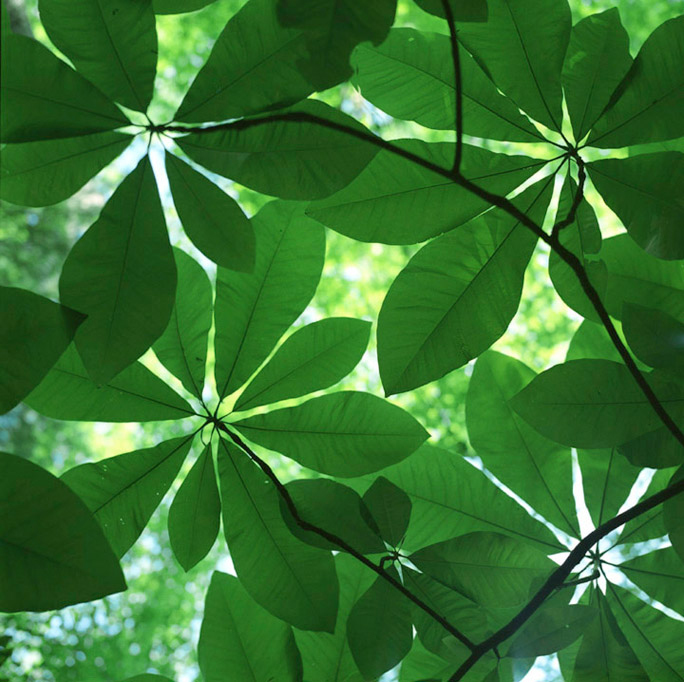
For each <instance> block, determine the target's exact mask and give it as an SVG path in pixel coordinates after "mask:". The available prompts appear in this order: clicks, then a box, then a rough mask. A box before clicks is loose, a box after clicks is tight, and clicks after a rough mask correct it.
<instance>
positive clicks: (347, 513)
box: [280, 478, 385, 554]
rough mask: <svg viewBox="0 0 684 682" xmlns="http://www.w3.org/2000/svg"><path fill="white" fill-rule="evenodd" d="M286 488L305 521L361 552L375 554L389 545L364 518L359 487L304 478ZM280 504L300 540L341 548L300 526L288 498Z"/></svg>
mask: <svg viewBox="0 0 684 682" xmlns="http://www.w3.org/2000/svg"><path fill="white" fill-rule="evenodd" d="M285 487H286V488H287V491H288V492H289V493H290V496H291V497H292V501H293V502H294V505H295V508H296V509H297V513H298V514H299V517H300V518H301V519H303V520H304V521H307V522H308V523H311V524H313V525H315V526H318V527H319V528H322V529H323V530H327V531H328V532H330V533H334V534H335V535H337V537H339V538H341V539H342V540H344V541H345V542H346V543H347V544H349V545H351V547H352V548H353V549H355V550H356V551H357V552H362V553H363V554H374V553H380V552H384V551H385V545H384V544H383V543H382V541H381V540H380V539H379V538H378V537H377V535H375V534H374V533H373V532H372V531H371V530H370V529H369V528H368V526H367V525H366V522H365V521H364V518H363V516H362V514H363V508H362V505H363V503H362V501H361V497H360V496H359V494H358V493H357V492H356V491H355V490H352V489H351V488H348V487H347V486H345V485H342V484H341V483H338V482H337V481H333V480H330V479H327V478H316V479H300V480H297V481H291V482H290V483H288V484H287V485H286V486H285ZM280 507H281V512H282V513H283V518H284V519H285V522H286V523H287V524H288V526H289V528H290V531H291V532H292V533H293V534H294V535H296V536H297V537H298V538H299V539H300V540H302V541H304V542H306V543H307V544H309V545H313V546H314V547H320V548H322V549H332V550H335V551H340V549H341V548H340V546H339V545H337V544H335V543H333V542H330V541H328V540H326V539H325V538H323V537H321V536H320V535H317V534H316V533H314V532H313V531H308V530H303V529H302V528H300V527H299V526H298V525H297V523H296V522H295V520H294V519H293V518H292V515H291V514H290V512H289V510H288V508H287V506H286V505H285V502H284V501H281V504H280Z"/></svg>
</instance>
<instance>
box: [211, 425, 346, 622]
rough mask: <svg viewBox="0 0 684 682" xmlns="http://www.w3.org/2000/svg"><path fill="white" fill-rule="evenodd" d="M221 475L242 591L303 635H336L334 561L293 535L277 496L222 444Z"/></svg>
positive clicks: (231, 448)
mask: <svg viewBox="0 0 684 682" xmlns="http://www.w3.org/2000/svg"><path fill="white" fill-rule="evenodd" d="M218 470H219V480H220V484H221V507H222V513H223V532H224V533H225V535H226V541H227V542H228V548H229V550H230V556H231V558H232V560H233V563H234V564H235V570H236V571H237V574H238V576H239V577H240V582H241V584H242V585H243V587H244V588H245V589H246V590H247V592H249V594H250V596H251V597H252V598H253V599H255V600H256V601H257V602H258V603H259V604H261V605H262V606H263V607H264V608H265V609H268V611H270V612H271V613H272V614H273V615H275V616H277V617H278V618H281V619H282V620H285V621H286V622H288V623H291V624H293V625H295V626H296V627H298V628H301V629H302V630H317V631H318V630H323V631H325V632H333V630H334V628H335V620H336V617H337V605H338V592H339V587H338V583H337V577H336V575H335V566H334V564H333V559H332V555H331V554H330V553H329V552H323V551H321V550H319V549H315V548H313V547H310V546H309V545H306V544H304V543H303V542H301V541H300V540H298V539H297V538H296V537H294V535H292V533H291V532H290V530H289V528H288V527H287V525H286V524H285V521H283V518H282V516H281V513H280V494H279V493H278V491H277V490H276V489H275V488H274V487H273V485H272V483H270V482H269V480H268V479H267V478H266V475H265V474H264V473H262V472H261V470H260V469H259V468H258V467H257V466H256V465H255V464H254V463H253V462H252V461H251V460H250V459H249V457H248V456H247V455H246V454H245V453H244V452H242V451H241V450H239V449H238V448H237V447H236V446H234V445H233V444H232V443H229V442H227V441H226V440H225V439H223V438H221V439H220V440H219V455H218Z"/></svg>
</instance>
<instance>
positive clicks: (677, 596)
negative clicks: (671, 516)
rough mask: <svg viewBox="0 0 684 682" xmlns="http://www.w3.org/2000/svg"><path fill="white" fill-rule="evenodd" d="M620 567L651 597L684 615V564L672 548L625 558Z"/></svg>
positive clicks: (679, 521) (679, 522)
mask: <svg viewBox="0 0 684 682" xmlns="http://www.w3.org/2000/svg"><path fill="white" fill-rule="evenodd" d="M674 499H676V498H674ZM665 513H666V519H667V511H666V512H665ZM677 523H678V525H680V524H681V517H680V518H679V520H678V522H677ZM620 570H621V571H622V572H623V573H624V574H625V575H626V576H627V577H628V578H629V579H630V580H631V581H632V582H633V583H634V584H636V585H637V586H638V587H640V588H641V589H642V590H644V592H646V593H647V594H648V595H649V596H651V597H653V598H654V599H657V600H658V601H659V602H660V603H661V604H665V606H667V607H669V608H671V609H673V610H674V611H677V612H678V613H681V614H682V615H684V563H683V562H682V560H681V558H680V557H679V556H677V553H676V551H675V550H674V549H673V548H672V547H665V548H664V549H656V550H654V551H653V552H649V553H648V554H643V555H641V556H638V557H636V558H635V559H630V560H629V561H625V562H624V563H621V564H620Z"/></svg>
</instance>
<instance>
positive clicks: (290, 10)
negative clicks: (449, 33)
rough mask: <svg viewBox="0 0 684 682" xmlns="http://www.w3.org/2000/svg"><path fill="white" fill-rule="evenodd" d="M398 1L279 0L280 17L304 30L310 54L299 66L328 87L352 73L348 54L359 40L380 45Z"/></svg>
mask: <svg viewBox="0 0 684 682" xmlns="http://www.w3.org/2000/svg"><path fill="white" fill-rule="evenodd" d="M396 5H397V2H396V0H375V1H374V2H373V3H372V4H370V3H367V2H364V0H278V18H279V20H280V22H281V23H282V24H283V26H286V27H289V28H297V29H301V30H302V32H303V33H304V37H305V39H306V44H307V48H308V55H307V57H306V58H305V59H302V60H300V62H299V68H300V70H301V72H302V74H303V75H304V76H305V77H306V78H307V79H308V80H309V81H310V82H311V83H312V85H313V86H314V87H315V89H316V90H325V89H327V88H329V87H331V86H333V85H337V84H338V83H340V82H342V81H344V80H347V79H348V78H349V77H350V76H351V74H352V68H351V66H350V65H349V56H350V55H351V53H352V50H353V49H354V47H355V46H356V45H357V44H358V43H362V42H364V41H366V40H370V41H371V42H372V43H373V44H374V45H378V44H380V43H381V42H382V41H383V40H384V39H385V37H386V36H387V33H388V31H389V29H390V27H391V26H392V24H393V23H394V13H395V10H396Z"/></svg>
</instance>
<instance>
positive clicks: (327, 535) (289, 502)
mask: <svg viewBox="0 0 684 682" xmlns="http://www.w3.org/2000/svg"><path fill="white" fill-rule="evenodd" d="M215 424H216V428H217V429H219V430H220V431H223V432H224V433H225V434H226V435H227V436H228V437H229V438H230V439H231V440H232V441H233V443H235V444H236V445H237V446H238V447H239V448H240V449H241V450H242V451H243V452H244V453H245V454H246V455H247V456H248V457H249V458H250V459H251V460H252V461H253V462H254V463H255V464H256V465H257V466H258V467H259V468H260V469H261V470H262V471H263V472H264V474H266V476H267V477H268V478H269V480H270V481H271V483H273V485H274V486H275V487H276V490H277V491H278V493H279V494H280V497H281V498H282V499H283V501H284V502H285V505H286V506H287V508H288V510H289V512H290V514H292V518H293V519H294V520H295V522H296V524H297V525H298V526H299V527H300V528H301V529H302V530H308V531H310V532H312V533H316V535H318V536H320V537H322V538H324V539H326V540H327V541H328V542H332V543H333V544H334V545H337V546H338V547H339V548H340V549H342V550H344V551H345V552H348V553H349V554H351V555H352V556H353V557H354V558H355V559H357V560H358V561H360V562H361V563H362V564H363V565H364V566H367V567H368V568H369V569H370V570H371V571H373V572H374V573H376V574H377V575H378V576H379V577H380V578H382V579H383V580H386V581H387V582H388V583H390V584H391V585H392V586H393V587H394V588H396V589H397V590H399V592H401V593H402V594H403V595H404V596H405V597H406V598H407V599H410V600H411V601H412V602H413V603H414V604H415V605H416V606H417V607H418V608H420V609H422V610H423V611H425V613H427V614H428V615H429V616H430V617H432V618H433V619H434V620H435V621H437V622H438V623H439V624H440V625H441V626H442V627H443V628H444V629H445V630H446V631H447V632H448V633H449V634H450V635H453V636H454V637H455V638H456V639H458V641H459V642H461V643H462V644H465V646H467V647H468V649H470V650H471V651H474V650H475V648H476V647H475V644H474V643H473V642H472V641H471V640H470V639H469V638H468V637H466V636H465V635H464V634H463V633H462V632H461V631H460V630H458V629H457V628H456V627H454V626H453V625H452V624H451V623H449V621H448V620H446V618H444V617H442V616H440V614H439V613H437V612H436V611H435V610H434V609H433V608H431V607H430V606H428V605H427V604H426V603H425V602H423V601H422V600H421V599H419V598H418V597H416V596H415V595H414V594H413V593H412V592H411V591H410V590H409V589H407V588H406V587H405V586H404V585H402V583H401V582H399V581H398V580H397V579H396V578H395V577H394V576H392V575H391V574H390V573H387V572H386V571H385V569H384V568H383V566H382V562H381V565H380V566H377V565H376V564H374V563H373V562H372V561H371V560H370V559H369V558H368V557H366V556H365V555H363V554H362V553H361V552H357V551H356V550H355V549H354V548H353V547H352V546H351V545H349V544H348V543H347V542H345V541H344V540H343V539H342V538H340V537H339V536H337V535H335V534H334V533H331V532H329V531H327V530H325V529H324V528H321V527H320V526H316V525H314V524H313V523H309V522H308V521H305V520H304V519H303V518H302V517H301V516H300V515H299V512H298V510H297V507H296V505H295V503H294V500H293V499H292V496H291V495H290V493H289V491H288V490H287V488H286V487H285V486H284V485H283V484H282V483H281V482H280V480H279V479H278V477H277V476H276V475H275V472H274V471H273V469H271V467H270V466H269V465H268V464H267V463H266V462H265V461H264V460H263V459H261V457H259V455H257V454H256V452H254V451H253V450H252V449H251V448H250V447H249V446H248V445H247V444H246V443H245V442H244V441H243V440H242V438H240V436H238V435H237V433H235V432H234V431H232V430H231V429H229V428H228V427H227V426H226V425H225V424H224V423H223V422H221V421H219V420H216V422H215ZM385 558H386V557H385Z"/></svg>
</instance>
